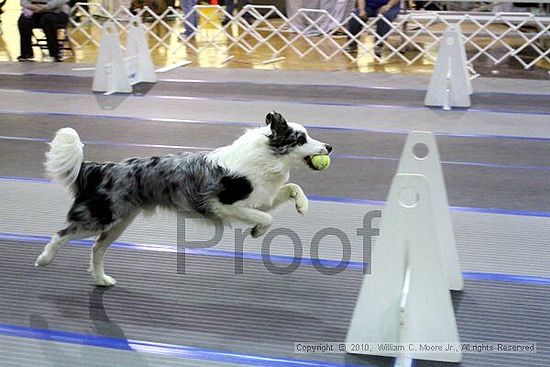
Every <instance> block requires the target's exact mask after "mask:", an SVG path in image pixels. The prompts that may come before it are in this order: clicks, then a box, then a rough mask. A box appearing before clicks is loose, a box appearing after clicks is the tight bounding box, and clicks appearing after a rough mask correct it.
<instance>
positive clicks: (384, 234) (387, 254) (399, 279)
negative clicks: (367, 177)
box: [346, 174, 462, 362]
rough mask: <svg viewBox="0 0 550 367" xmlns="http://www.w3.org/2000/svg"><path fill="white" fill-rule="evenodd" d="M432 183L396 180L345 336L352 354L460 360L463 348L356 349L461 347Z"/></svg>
mask: <svg viewBox="0 0 550 367" xmlns="http://www.w3.org/2000/svg"><path fill="white" fill-rule="evenodd" d="M433 214H434V213H432V204H431V197H430V189H429V186H428V180H427V179H426V177H424V176H422V175H415V174H398V175H396V176H395V177H394V180H393V183H392V185H391V189H390V193H389V196H388V200H387V202H386V206H385V208H384V211H383V214H382V218H381V222H380V237H379V238H378V240H377V241H376V243H375V244H374V246H373V250H372V258H371V274H368V275H366V276H365V277H364V280H363V285H362V287H361V291H360V293H359V297H358V300H357V304H356V306H355V311H354V313H353V317H352V320H351V324H350V327H349V329H348V335H347V338H346V343H347V348H349V349H348V352H351V353H359V354H369V355H380V356H387V357H404V358H415V359H427V360H434V361H446V362H458V361H460V359H461V357H462V355H461V352H460V350H459V349H456V350H450V351H441V352H436V353H434V352H429V351H422V350H419V349H415V348H403V349H398V350H396V349H395V348H387V349H386V350H384V349H382V348H360V350H357V349H356V348H352V346H353V345H357V344H356V343H363V344H361V345H365V344H364V343H372V344H374V345H383V344H386V343H391V344H392V345H405V346H409V345H411V344H416V345H417V344H418V343H445V344H453V345H454V346H456V345H458V343H459V338H458V330H457V326H456V320H455V316H454V310H453V304H452V301H451V295H450V292H449V289H448V286H447V280H446V278H445V276H444V272H443V266H442V264H441V261H440V257H439V256H437V255H435V256H434V254H437V253H438V252H439V245H438V242H437V237H436V234H435V231H434V225H435V224H434V221H433Z"/></svg>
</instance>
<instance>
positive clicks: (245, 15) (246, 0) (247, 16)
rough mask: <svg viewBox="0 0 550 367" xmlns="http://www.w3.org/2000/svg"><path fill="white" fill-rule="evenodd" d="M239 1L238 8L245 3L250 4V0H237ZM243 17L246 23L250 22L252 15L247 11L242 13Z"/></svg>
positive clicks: (252, 18) (242, 6)
mask: <svg viewBox="0 0 550 367" xmlns="http://www.w3.org/2000/svg"><path fill="white" fill-rule="evenodd" d="M239 2H240V7H239V9H242V8H244V7H245V6H246V5H251V4H252V2H251V1H250V0H239ZM243 17H244V19H246V21H247V22H248V23H251V22H252V21H253V20H254V17H253V16H252V15H251V14H250V13H249V12H246V13H244V15H243Z"/></svg>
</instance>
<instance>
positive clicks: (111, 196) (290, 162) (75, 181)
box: [35, 112, 332, 286]
mask: <svg viewBox="0 0 550 367" xmlns="http://www.w3.org/2000/svg"><path fill="white" fill-rule="evenodd" d="M266 125H267V126H264V127H259V128H255V129H250V130H248V131H246V132H245V133H244V134H243V135H242V136H241V137H239V138H238V139H237V140H235V141H234V142H233V143H232V144H231V145H228V146H225V147H221V148H218V149H216V150H214V151H211V152H201V153H181V154H168V155H164V156H160V157H148V158H130V159H127V160H124V161H122V162H120V163H110V162H107V163H95V162H88V161H84V160H83V155H84V154H83V144H82V143H81V141H80V138H79V136H78V134H77V132H76V131H75V130H73V129H71V128H63V129H61V130H59V131H58V132H57V133H56V135H55V138H54V139H53V141H52V142H51V143H50V151H49V152H47V153H46V163H45V166H46V171H47V174H48V176H49V177H51V178H53V179H54V180H56V181H58V182H60V183H62V184H63V185H64V186H66V187H68V188H70V190H71V192H72V194H73V196H74V203H73V205H72V206H71V208H70V210H69V213H68V214H67V227H66V228H64V229H62V230H60V231H59V232H57V234H55V235H54V236H53V237H52V239H51V241H50V242H49V243H48V244H47V245H46V246H45V248H44V250H43V251H42V253H41V255H40V256H39V257H38V259H37V260H36V264H35V265H36V266H45V265H49V264H50V263H51V262H52V261H53V259H54V257H55V255H56V253H57V251H58V250H59V248H60V247H61V246H62V245H63V244H65V243H66V242H68V241H70V240H76V239H82V238H86V237H97V240H96V242H95V244H94V246H93V248H92V254H91V263H90V269H89V270H90V272H91V274H92V276H93V277H94V279H95V281H96V283H97V284H98V285H102V286H112V285H114V284H116V281H115V279H113V278H112V277H110V276H109V275H106V274H105V272H104V267H103V260H104V257H105V252H106V251H107V248H108V247H109V245H110V244H111V243H112V242H113V241H115V240H116V239H117V238H118V237H119V236H120V235H121V234H122V233H123V232H124V230H125V229H126V228H127V227H128V225H129V224H130V223H131V222H132V221H133V220H134V218H135V217H136V216H137V215H138V214H139V213H141V212H143V211H145V212H151V211H154V210H155V209H156V208H158V207H159V208H164V209H169V210H173V211H189V210H192V211H194V212H196V213H197V214H199V215H201V216H202V217H204V218H206V219H210V220H221V221H224V222H227V221H231V220H238V221H242V222H245V223H248V224H250V225H252V226H253V228H252V232H251V234H252V236H253V237H260V236H262V235H263V234H264V233H265V232H266V231H267V229H268V228H269V226H270V225H271V223H272V222H273V218H272V217H271V215H270V214H268V213H267V212H268V211H270V210H272V209H274V208H275V207H277V206H279V205H281V204H282V203H284V202H286V201H288V200H293V201H294V203H295V206H296V210H297V211H298V212H299V213H301V214H305V213H306V212H307V209H308V199H307V197H306V196H305V195H304V192H303V191H302V189H301V188H300V186H298V185H296V184H293V183H287V182H288V179H289V170H290V168H291V167H295V166H299V167H300V166H302V167H306V166H309V167H310V168H311V169H315V167H314V166H313V164H312V162H311V156H313V155H317V154H329V153H330V152H331V151H332V147H331V146H330V145H328V144H325V143H322V142H320V141H317V140H315V139H313V138H311V137H310V136H309V135H308V134H307V131H306V129H305V128H304V127H303V126H302V125H299V124H296V123H287V121H286V120H285V119H284V117H283V116H282V115H281V114H279V113H277V112H271V113H269V114H268V115H267V116H266Z"/></svg>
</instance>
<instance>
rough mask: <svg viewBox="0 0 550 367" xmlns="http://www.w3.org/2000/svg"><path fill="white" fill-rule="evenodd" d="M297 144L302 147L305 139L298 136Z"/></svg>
mask: <svg viewBox="0 0 550 367" xmlns="http://www.w3.org/2000/svg"><path fill="white" fill-rule="evenodd" d="M297 142H298V145H304V144H305V143H307V139H306V137H305V136H303V135H300V136H299V137H298V140H297Z"/></svg>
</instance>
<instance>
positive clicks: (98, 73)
mask: <svg viewBox="0 0 550 367" xmlns="http://www.w3.org/2000/svg"><path fill="white" fill-rule="evenodd" d="M92 91H94V92H106V94H112V93H132V85H131V84H130V80H128V75H127V71H126V66H125V65H124V59H123V57H122V50H121V49H120V41H119V39H118V32H117V29H116V26H115V24H114V23H113V22H105V24H103V27H102V29H101V45H100V48H99V55H98V58H97V65H96V68H95V74H94V82H93V85H92Z"/></svg>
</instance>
